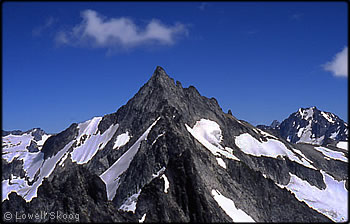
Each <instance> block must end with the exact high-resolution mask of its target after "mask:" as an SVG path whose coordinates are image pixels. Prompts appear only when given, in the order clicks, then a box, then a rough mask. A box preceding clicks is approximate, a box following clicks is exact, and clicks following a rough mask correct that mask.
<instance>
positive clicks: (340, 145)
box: [337, 141, 348, 150]
mask: <svg viewBox="0 0 350 224" xmlns="http://www.w3.org/2000/svg"><path fill="white" fill-rule="evenodd" d="M337 147H338V148H341V149H345V150H348V142H345V141H340V142H338V144H337Z"/></svg>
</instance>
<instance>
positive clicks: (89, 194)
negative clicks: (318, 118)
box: [3, 66, 347, 222]
mask: <svg viewBox="0 0 350 224" xmlns="http://www.w3.org/2000/svg"><path fill="white" fill-rule="evenodd" d="M158 118H159V120H158V121H157V122H156V124H155V125H154V126H153V127H152V129H151V130H150V132H149V134H148V136H147V139H146V140H144V141H142V142H141V144H140V146H139V148H138V151H137V153H136V154H135V156H134V157H133V159H132V160H131V162H130V165H129V167H128V168H127V169H126V170H125V172H123V173H122V174H121V175H120V176H119V187H118V188H117V190H116V194H115V195H116V196H115V197H114V198H113V200H112V201H108V200H107V196H106V195H107V192H106V185H105V183H104V181H102V180H101V178H100V177H99V176H100V175H101V174H102V173H103V172H105V171H106V170H107V169H108V168H109V167H111V166H112V165H113V164H114V163H115V162H116V161H117V160H118V159H120V158H121V157H122V156H123V155H124V154H125V152H127V150H128V149H130V147H131V146H132V145H134V143H135V142H136V141H137V139H138V138H139V137H140V136H141V135H142V134H143V133H144V132H145V131H146V130H147V129H148V128H149V127H150V125H151V124H153V123H154V122H155V121H156V120H157V119H158ZM202 118H204V119H209V120H212V121H215V122H216V123H217V124H218V125H219V126H220V128H221V130H222V135H223V141H222V142H221V143H220V144H221V145H222V146H227V147H230V148H232V149H233V154H234V155H235V156H236V157H238V158H239V160H240V161H237V160H231V159H227V158H225V157H222V159H223V161H224V162H225V164H226V169H225V168H223V167H221V166H220V165H219V164H218V162H217V160H216V158H215V156H214V155H213V154H212V153H211V152H210V151H208V150H207V149H206V148H205V147H204V146H203V145H202V144H201V143H199V142H198V141H197V140H196V139H194V137H193V136H192V135H191V134H190V133H189V132H188V130H187V129H186V126H185V124H187V125H188V126H190V127H193V126H194V125H195V123H196V121H199V120H200V119H202ZM114 124H118V125H119V127H118V129H117V130H116V132H115V133H114V134H113V137H112V138H111V140H110V141H109V142H108V143H107V144H106V145H105V147H104V148H102V149H100V150H98V151H97V153H96V154H95V155H94V156H93V158H92V159H91V160H90V161H88V162H87V163H85V164H77V163H75V162H72V160H71V159H70V158H71V155H70V154H69V155H68V158H67V159H66V160H65V161H64V163H63V164H64V166H63V165H57V166H56V167H55V169H54V171H53V172H52V174H51V175H50V176H49V177H48V178H45V180H44V181H43V183H42V186H40V187H39V189H38V194H37V195H38V197H35V198H33V199H32V201H30V202H26V201H25V200H23V198H22V197H20V196H18V195H17V194H16V193H11V194H10V195H9V198H10V200H5V201H4V202H3V211H4V212H6V211H15V210H16V211H17V210H18V211H22V212H38V211H40V210H45V211H47V212H52V211H60V212H62V213H69V214H72V213H74V214H79V215H80V217H79V218H80V221H81V222H138V220H140V219H141V217H143V216H144V215H146V216H145V221H147V222H232V219H231V218H230V217H229V216H228V215H227V214H226V212H225V211H224V210H223V209H222V208H221V207H220V206H219V205H218V203H217V202H216V201H215V199H214V198H213V195H212V194H211V192H212V190H213V189H216V190H218V191H219V192H220V193H221V194H222V195H224V196H225V197H227V198H230V199H231V200H232V201H234V203H235V206H236V207H237V208H238V209H241V210H243V211H245V212H246V213H247V214H248V215H249V216H250V217H252V218H253V219H254V220H255V221H257V222H329V221H331V220H330V219H328V218H327V217H326V216H324V215H323V214H320V213H318V212H316V211H315V210H313V209H312V208H310V207H308V206H307V205H306V204H305V203H303V202H300V201H298V200H297V199H296V198H295V196H294V195H293V194H291V193H290V192H289V191H288V190H286V189H282V188H280V187H278V186H277V185H276V183H278V184H283V185H286V184H288V183H289V180H290V175H289V173H292V174H295V175H297V176H299V177H300V178H302V179H303V180H307V181H308V182H309V183H310V184H311V185H313V186H316V187H317V188H319V189H324V188H325V183H324V182H323V179H322V175H321V173H320V171H318V170H313V169H310V168H306V167H304V166H302V165H300V164H298V163H296V162H293V161H290V160H289V159H288V158H286V159H282V158H271V157H264V156H261V157H256V156H252V155H248V154H245V153H244V152H242V151H241V150H240V149H239V148H238V147H237V146H236V144H235V136H238V135H240V134H243V133H249V134H250V135H251V136H253V137H254V138H256V139H260V141H263V140H262V139H264V138H265V137H264V136H262V135H261V134H259V133H258V132H256V131H255V129H254V128H255V127H253V126H252V125H250V124H248V123H247V122H244V121H239V120H237V119H236V118H235V117H234V116H232V114H226V113H224V112H223V111H222V109H221V108H220V106H219V105H218V102H217V101H216V100H215V99H214V98H211V99H209V98H206V97H204V96H201V95H200V94H199V92H198V91H197V90H196V89H195V88H194V87H193V86H190V87H188V88H183V87H182V85H181V83H180V82H176V83H175V82H174V80H173V79H171V78H170V77H169V76H168V75H167V74H166V73H165V71H164V70H163V69H162V68H161V67H159V66H158V67H157V68H156V70H155V72H154V74H153V75H152V77H151V78H150V80H149V81H148V82H147V83H146V84H145V85H144V86H143V87H141V89H140V90H139V92H138V93H137V94H135V96H134V97H133V98H132V99H130V100H129V101H128V103H127V104H126V105H124V106H122V107H121V108H120V109H119V110H118V111H117V112H115V113H113V114H108V115H105V116H104V117H103V118H102V120H101V122H100V123H99V125H98V130H99V133H101V134H102V133H105V132H106V131H107V130H108V128H109V127H111V126H112V125H114ZM127 131H128V133H129V134H130V136H131V138H130V140H129V142H127V143H126V144H125V145H124V146H121V147H120V148H117V149H116V148H114V142H115V140H116V139H117V136H119V135H120V134H122V133H125V132H127ZM78 132H79V130H78V125H77V124H72V125H71V126H70V127H69V128H68V129H66V130H65V131H63V132H61V133H59V134H57V135H54V136H52V137H50V138H49V139H48V140H47V141H46V142H45V144H44V146H43V149H42V150H41V151H42V152H43V153H44V155H45V156H44V159H45V160H47V159H49V158H52V157H53V156H55V155H57V153H58V152H60V150H62V148H64V146H65V145H67V144H68V143H69V142H71V141H72V140H74V138H75V137H76V136H77V135H78ZM280 140H281V141H283V140H282V139H280ZM283 142H284V143H285V144H286V145H288V144H289V143H287V142H285V141H283ZM73 145H74V144H73ZM290 147H291V146H290ZM307 147H308V146H307ZM69 150H73V149H72V148H71V149H69ZM69 150H68V152H69ZM308 150H310V148H302V149H300V151H302V152H305V153H306V152H307V151H308ZM310 154H311V153H310ZM317 155H318V154H317ZM316 157H317V156H316ZM310 159H311V158H310ZM321 159H322V158H320V160H321ZM323 160H324V159H323ZM15 161H16V160H15ZM325 164H327V165H325ZM314 165H315V167H316V168H319V167H318V166H322V167H323V168H324V170H326V171H327V170H332V169H333V170H334V171H336V170H342V169H345V168H347V163H344V162H340V163H339V164H338V165H339V166H337V168H334V167H335V166H333V165H332V164H330V163H327V161H326V162H325V161H322V162H319V163H318V165H317V163H315V164H314ZM162 168H163V169H162ZM7 169H8V170H10V171H8V172H18V171H15V170H13V168H11V167H10V166H9V167H8V168H7ZM334 171H333V172H334ZM157 173H158V174H159V175H158V176H156V175H155V174H157ZM263 174H264V175H266V176H267V178H265V177H264V175H263ZM18 175H19V174H18ZM337 177H338V178H340V179H344V178H347V176H346V177H345V175H339V174H338V175H337ZM3 178H5V179H6V178H8V176H4V175H3ZM165 178H166V180H167V181H168V182H169V187H168V188H167V191H166V192H165V188H166V182H165ZM137 193H139V196H138V199H137V204H136V209H135V211H134V212H126V211H123V210H120V209H119V208H120V207H121V206H122V205H123V204H124V203H125V201H127V199H128V198H129V197H130V196H132V195H134V194H137ZM42 221H52V220H49V219H46V220H42Z"/></svg>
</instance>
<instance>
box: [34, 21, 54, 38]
mask: <svg viewBox="0 0 350 224" xmlns="http://www.w3.org/2000/svg"><path fill="white" fill-rule="evenodd" d="M55 22H57V19H56V18H54V17H49V18H47V19H46V21H45V23H44V24H43V25H41V26H38V27H35V28H34V29H33V30H32V35H33V36H34V37H38V36H40V35H41V34H42V33H43V32H44V31H45V30H46V29H48V28H50V27H51V26H52V25H53V24H54V23H55Z"/></svg>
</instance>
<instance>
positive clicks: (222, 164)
mask: <svg viewBox="0 0 350 224" xmlns="http://www.w3.org/2000/svg"><path fill="white" fill-rule="evenodd" d="M216 161H218V164H219V165H220V166H221V167H222V168H224V169H226V163H225V162H224V160H223V159H221V158H216Z"/></svg>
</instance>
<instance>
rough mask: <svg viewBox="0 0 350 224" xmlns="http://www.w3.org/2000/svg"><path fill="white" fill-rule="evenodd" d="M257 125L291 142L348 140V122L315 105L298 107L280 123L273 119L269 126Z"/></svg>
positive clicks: (318, 143)
mask: <svg viewBox="0 0 350 224" xmlns="http://www.w3.org/2000/svg"><path fill="white" fill-rule="evenodd" d="M257 127H258V128H260V129H262V130H268V131H270V132H272V133H274V134H275V135H279V136H280V137H282V138H284V139H286V140H287V141H288V142H292V143H310V144H317V145H328V144H333V145H334V144H335V143H338V142H339V141H348V124H347V123H346V122H344V121H343V120H342V119H340V118H339V117H338V116H337V115H335V114H333V113H330V112H325V111H320V110H319V109H317V108H316V107H310V108H300V109H299V110H298V111H297V112H294V113H292V114H291V115H290V116H289V117H288V118H287V119H285V120H284V121H282V123H279V122H278V121H277V120H275V121H273V122H272V124H271V125H270V126H265V125H258V126H257Z"/></svg>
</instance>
